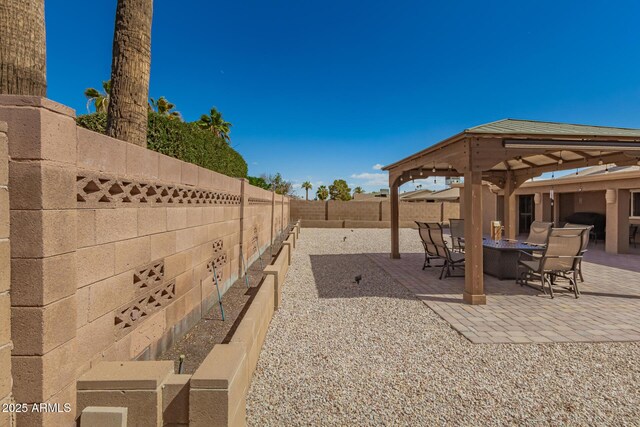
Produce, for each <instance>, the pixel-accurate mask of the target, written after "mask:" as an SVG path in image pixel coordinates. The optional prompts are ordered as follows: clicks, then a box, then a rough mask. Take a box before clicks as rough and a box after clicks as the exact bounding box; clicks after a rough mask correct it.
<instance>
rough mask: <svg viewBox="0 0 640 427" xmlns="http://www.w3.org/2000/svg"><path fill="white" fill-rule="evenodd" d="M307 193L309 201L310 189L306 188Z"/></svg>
mask: <svg viewBox="0 0 640 427" xmlns="http://www.w3.org/2000/svg"><path fill="white" fill-rule="evenodd" d="M305 191H306V192H307V201H309V189H308V188H305Z"/></svg>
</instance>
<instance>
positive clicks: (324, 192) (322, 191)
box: [316, 185, 329, 200]
mask: <svg viewBox="0 0 640 427" xmlns="http://www.w3.org/2000/svg"><path fill="white" fill-rule="evenodd" d="M316 197H317V198H318V200H327V199H328V198H329V190H328V189H327V186H326V185H321V186H320V187H318V190H317V191H316Z"/></svg>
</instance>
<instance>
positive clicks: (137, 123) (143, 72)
mask: <svg viewBox="0 0 640 427" xmlns="http://www.w3.org/2000/svg"><path fill="white" fill-rule="evenodd" d="M152 16H153V0H118V5H117V6H116V24H115V30H114V33H113V54H112V62H111V94H110V95H111V96H110V100H109V108H108V110H107V135H109V136H111V137H114V138H118V139H121V140H124V141H128V142H131V143H133V144H137V145H141V146H143V147H146V145H147V122H148V114H147V110H148V108H149V107H148V99H149V72H150V69H151V20H152Z"/></svg>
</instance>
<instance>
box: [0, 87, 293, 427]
mask: <svg viewBox="0 0 640 427" xmlns="http://www.w3.org/2000/svg"><path fill="white" fill-rule="evenodd" d="M0 120H6V121H7V122H8V124H9V126H8V129H12V127H14V126H15V129H17V131H14V132H13V133H12V132H11V131H10V130H9V131H8V133H7V136H8V145H9V154H10V155H11V160H10V165H9V179H8V182H9V188H11V187H12V186H15V187H16V188H17V189H18V190H19V191H16V192H12V193H11V195H10V197H4V198H3V195H2V189H3V185H2V181H0V232H4V234H0V261H2V259H3V258H2V256H4V257H5V261H3V262H5V264H6V263H7V261H6V258H8V256H9V247H8V241H7V237H9V230H8V223H9V221H8V218H9V211H8V209H7V200H9V202H10V218H11V229H10V235H11V238H12V241H13V242H18V243H17V244H14V245H12V247H11V268H12V274H11V293H12V295H14V296H15V297H14V298H13V299H12V301H11V309H10V313H11V314H10V315H11V317H12V319H13V321H12V323H11V328H12V336H13V337H14V340H13V347H14V348H13V353H12V356H11V365H12V366H11V368H10V367H9V364H8V363H5V362H4V361H3V362H2V363H0V399H3V398H4V397H3V396H5V395H6V393H5V394H3V393H4V391H5V388H6V387H3V386H2V385H3V384H4V383H3V382H2V378H4V376H7V375H9V378H11V377H10V375H11V374H10V372H11V371H12V374H13V384H14V385H13V397H14V398H15V399H16V401H19V402H21V403H34V402H59V401H61V400H63V399H67V398H68V396H73V398H74V399H75V395H76V393H75V380H76V379H77V378H78V377H79V376H80V375H82V374H83V373H84V372H86V371H88V370H89V369H90V368H91V367H94V366H95V365H96V364H98V363H99V362H101V361H116V360H130V359H136V358H138V359H152V358H154V357H155V356H156V355H157V354H159V353H161V352H162V351H163V350H164V349H165V348H167V347H168V346H169V345H170V344H171V342H173V340H175V339H178V338H179V337H180V336H182V335H184V334H185V333H186V331H188V329H189V328H190V327H191V326H192V325H193V324H195V323H196V322H197V321H198V320H199V319H200V317H201V316H202V314H203V313H205V312H206V311H207V310H208V309H209V308H210V307H211V306H212V305H213V304H214V303H216V302H217V296H216V295H215V293H214V281H213V278H214V276H213V265H215V267H216V273H217V274H218V276H219V277H220V279H221V280H220V283H221V285H222V289H221V291H222V292H224V291H226V290H227V289H228V287H229V286H231V284H232V283H233V282H234V281H235V280H236V279H237V278H238V277H239V274H241V271H242V268H241V267H242V266H241V256H240V247H241V239H242V243H243V247H244V251H245V255H248V253H247V252H248V250H249V244H248V243H249V241H250V240H251V239H252V237H253V228H254V227H257V236H258V242H259V243H258V244H259V245H260V246H261V247H262V248H261V249H262V250H264V248H265V247H266V246H268V245H269V244H270V242H271V237H272V230H273V231H275V233H279V232H280V231H281V230H282V229H283V228H284V227H286V224H287V220H288V218H289V203H288V199H287V198H286V197H283V196H278V195H274V194H273V193H271V192H268V191H264V190H262V189H258V188H255V187H251V186H250V185H248V184H247V183H246V182H245V183H243V182H242V180H239V179H236V178H230V177H227V176H224V175H221V174H218V173H215V172H212V171H209V170H206V169H203V168H199V167H197V166H195V165H192V164H188V163H185V162H181V161H179V160H177V159H173V158H170V157H167V156H164V155H161V154H158V153H156V152H153V151H151V150H147V149H145V148H142V147H138V146H135V145H132V144H128V143H126V142H123V141H118V140H115V139H112V138H109V137H106V136H104V135H100V134H97V133H94V132H91V131H88V130H86V129H82V128H78V127H77V126H76V124H75V114H74V112H73V111H72V110H70V109H68V108H66V107H64V106H62V105H60V104H56V103H53V102H51V101H49V100H46V99H42V98H36V97H10V96H0ZM3 142H4V146H5V147H6V144H7V138H5V137H4V132H0V178H1V177H2V176H6V175H7V174H6V168H5V169H4V172H3V169H2V161H1V160H2V159H3V158H4V159H5V161H6V158H7V153H6V149H5V150H4V151H2V150H1V149H2V146H3V145H2V143H3ZM3 153H4V154H3ZM3 173H4V175H3ZM5 181H6V180H5ZM243 186H245V193H244V194H243V193H242V188H243ZM4 189H5V190H6V182H5V185H4ZM252 197H253V198H258V199H265V200H266V202H265V203H262V201H258V202H257V203H252V200H251V198H252ZM253 201H254V202H255V200H253ZM3 212H4V214H3ZM272 225H273V226H272ZM241 227H242V228H241ZM5 234H6V236H5ZM5 241H7V242H6V244H5ZM7 271H8V268H6V269H0V322H1V323H0V324H1V325H2V326H3V327H4V328H5V329H6V328H8V325H9V321H8V320H7V319H6V317H8V316H9V314H8V313H9V310H5V308H6V307H5V305H6V304H5V305H2V304H3V303H5V302H6V301H8V295H9V294H8V292H7V291H8V289H9V287H8V286H3V282H2V280H3V278H5V279H6V280H5V281H8V275H7V273H6V272H7ZM3 274H4V275H3ZM5 288H6V289H5ZM3 297H5V298H4V299H3ZM2 332H3V329H2V328H0V341H1V340H4V341H2V342H0V357H1V356H2V352H1V350H2V346H3V342H5V341H6V343H9V342H10V341H9V335H8V334H6V337H5V334H4V333H2ZM16 337H17V339H16ZM5 338H6V339H5ZM7 348H10V347H7ZM10 369H11V371H10ZM10 388H11V387H10V386H9V389H10ZM75 416H76V413H75V406H74V410H73V411H72V413H69V414H64V415H61V414H55V416H54V415H51V414H47V415H42V414H39V415H34V414H26V415H24V416H22V418H21V419H19V420H18V422H19V423H20V424H24V425H40V424H43V423H44V424H45V425H71V424H72V423H73V421H74V418H75ZM2 421H4V420H2ZM49 423H51V424H49ZM0 424H2V422H0Z"/></svg>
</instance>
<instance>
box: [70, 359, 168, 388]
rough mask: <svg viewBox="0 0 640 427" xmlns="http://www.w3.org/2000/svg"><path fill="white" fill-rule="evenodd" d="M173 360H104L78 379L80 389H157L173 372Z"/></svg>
mask: <svg viewBox="0 0 640 427" xmlns="http://www.w3.org/2000/svg"><path fill="white" fill-rule="evenodd" d="M173 366H174V364H173V362H172V361H170V360H167V361H134V362H102V363H100V364H98V365H97V366H96V367H95V368H93V369H91V370H90V371H89V372H87V373H86V374H84V375H83V376H81V377H80V378H79V379H78V382H77V389H78V390H156V389H157V388H158V387H159V386H160V385H161V384H162V383H163V382H164V381H165V379H166V378H167V377H168V376H169V375H171V374H173V372H174V371H173Z"/></svg>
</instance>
